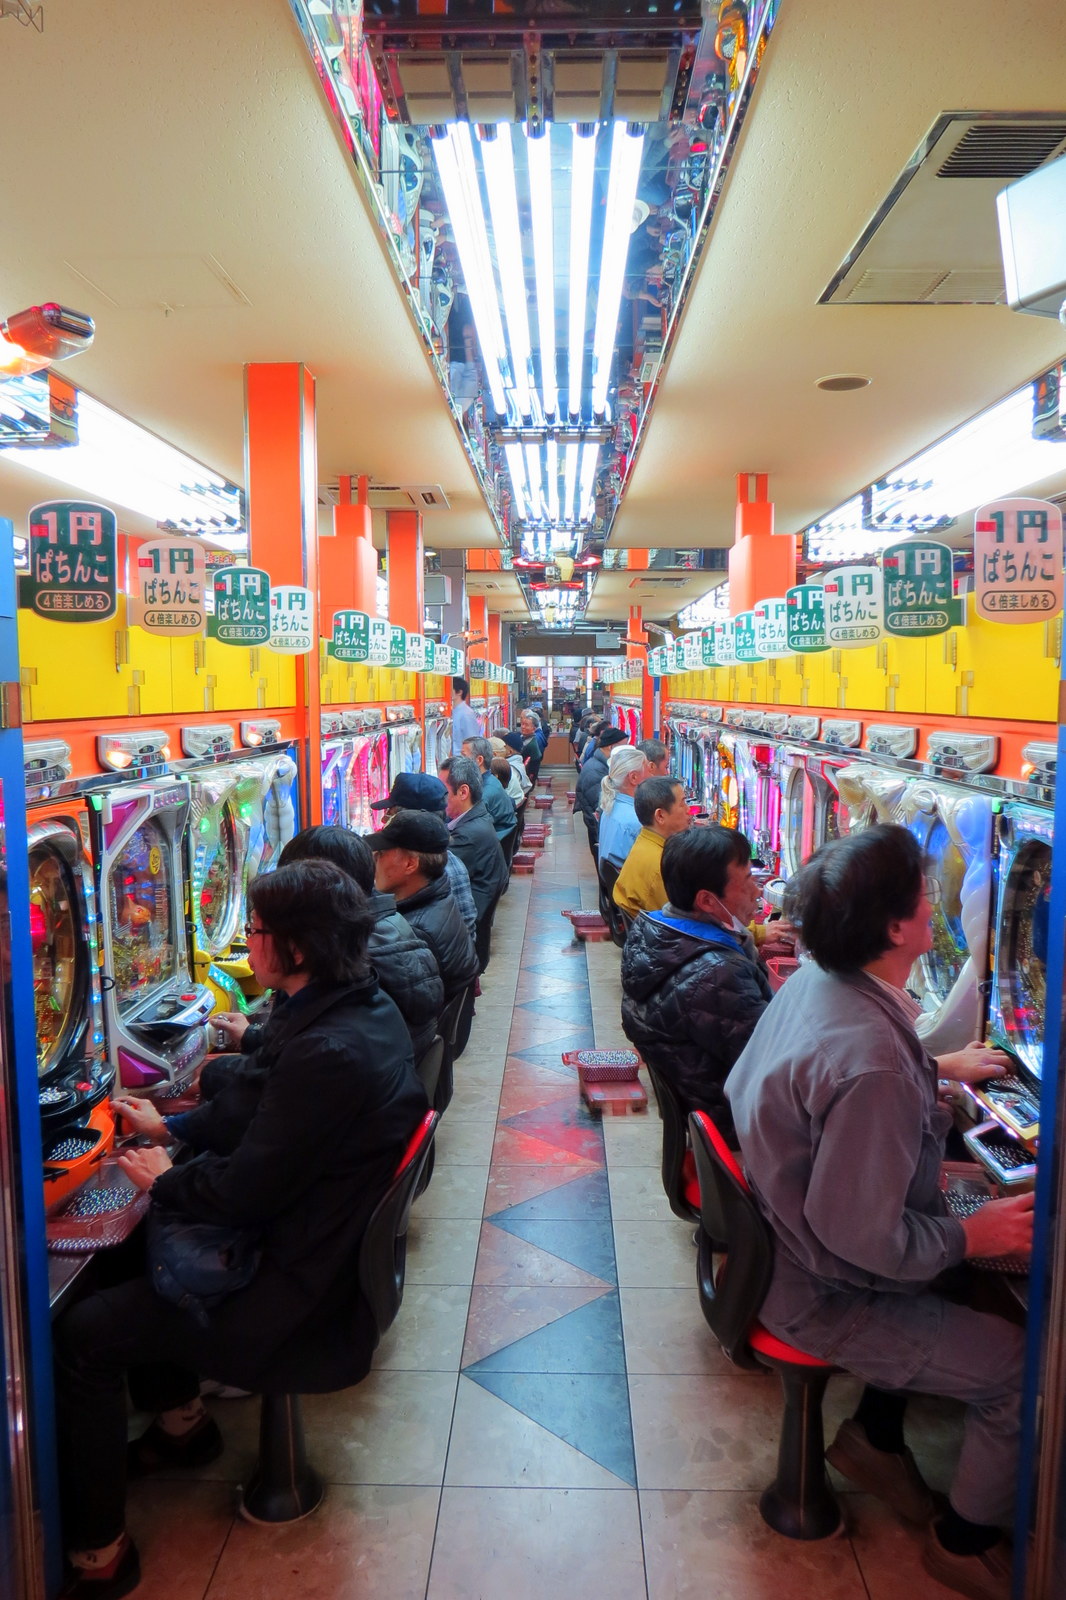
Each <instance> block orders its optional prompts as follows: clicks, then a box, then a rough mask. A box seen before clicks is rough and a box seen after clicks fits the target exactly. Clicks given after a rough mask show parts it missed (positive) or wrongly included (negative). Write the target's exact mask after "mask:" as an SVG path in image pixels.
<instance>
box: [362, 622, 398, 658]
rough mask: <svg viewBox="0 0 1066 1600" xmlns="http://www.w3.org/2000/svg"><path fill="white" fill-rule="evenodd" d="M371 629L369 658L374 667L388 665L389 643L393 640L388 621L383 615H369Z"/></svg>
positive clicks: (368, 624) (369, 627)
mask: <svg viewBox="0 0 1066 1600" xmlns="http://www.w3.org/2000/svg"><path fill="white" fill-rule="evenodd" d="M367 628H368V630H369V635H368V636H369V643H370V648H369V653H368V655H367V658H366V659H367V660H368V661H369V663H370V665H371V666H372V667H387V666H388V664H389V645H390V644H391V642H392V633H391V630H390V628H389V625H388V623H387V622H386V621H385V619H384V618H383V617H369V618H368V619H367Z"/></svg>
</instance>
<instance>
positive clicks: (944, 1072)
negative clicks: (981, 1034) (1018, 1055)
mask: <svg viewBox="0 0 1066 1600" xmlns="http://www.w3.org/2000/svg"><path fill="white" fill-rule="evenodd" d="M936 1064H937V1071H938V1073H939V1075H940V1077H942V1078H950V1079H951V1081H952V1082H953V1083H984V1082H985V1081H986V1079H988V1078H1003V1077H1005V1076H1006V1074H1007V1073H1008V1072H1009V1071H1010V1070H1011V1059H1010V1056H1009V1055H1008V1054H1007V1053H1006V1051H1005V1050H997V1049H996V1048H995V1046H994V1045H990V1044H984V1043H983V1042H982V1040H980V1039H972V1040H971V1041H970V1043H969V1044H968V1045H967V1046H966V1048H965V1049H964V1050H952V1051H949V1052H948V1054H947V1055H943V1056H937V1058H936Z"/></svg>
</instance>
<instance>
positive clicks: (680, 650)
mask: <svg viewBox="0 0 1066 1600" xmlns="http://www.w3.org/2000/svg"><path fill="white" fill-rule="evenodd" d="M666 660H667V668H666V670H667V671H668V672H685V671H687V668H686V665H685V641H684V639H675V640H674V642H673V644H672V645H671V646H670V647H669V649H668V650H667V653H666Z"/></svg>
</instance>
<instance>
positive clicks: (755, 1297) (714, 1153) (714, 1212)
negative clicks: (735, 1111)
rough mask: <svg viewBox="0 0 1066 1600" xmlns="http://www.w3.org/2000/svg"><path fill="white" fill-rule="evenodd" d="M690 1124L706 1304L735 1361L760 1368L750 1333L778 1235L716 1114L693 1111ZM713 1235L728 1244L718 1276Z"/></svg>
mask: <svg viewBox="0 0 1066 1600" xmlns="http://www.w3.org/2000/svg"><path fill="white" fill-rule="evenodd" d="M688 1126H689V1135H690V1137H691V1139H692V1149H693V1153H694V1155H695V1157H696V1173H697V1176H698V1177H699V1183H700V1237H699V1248H698V1254H697V1268H696V1281H697V1287H698V1289H699V1297H700V1309H701V1310H702V1312H703V1316H704V1320H705V1321H706V1323H707V1326H708V1327H709V1328H710V1330H711V1332H712V1333H713V1334H714V1336H715V1338H716V1339H717V1340H718V1343H719V1344H720V1345H721V1347H722V1349H723V1350H724V1351H725V1353H726V1355H727V1356H728V1357H729V1359H730V1361H732V1362H735V1364H736V1365H737V1366H738V1367H746V1368H749V1369H756V1370H757V1369H758V1366H759V1364H758V1362H757V1361H756V1360H755V1358H754V1357H753V1356H752V1354H751V1350H750V1347H749V1345H748V1333H749V1330H750V1328H751V1325H752V1323H753V1322H755V1321H756V1319H757V1317H758V1315H759V1311H760V1309H761V1307H762V1303H763V1301H764V1300H765V1299H766V1296H767V1293H768V1291H769V1288H770V1277H771V1274H772V1272H773V1264H774V1254H773V1238H772V1236H771V1233H770V1229H769V1226H768V1225H767V1223H766V1220H765V1218H764V1217H763V1215H762V1213H761V1212H760V1210H759V1208H758V1206H757V1205H756V1204H755V1200H754V1198H753V1196H752V1193H751V1190H750V1189H749V1187H748V1183H747V1180H746V1178H745V1177H744V1174H743V1172H742V1171H741V1169H740V1165H739V1163H738V1161H737V1158H736V1156H735V1155H734V1154H733V1152H732V1151H731V1150H730V1148H729V1146H728V1145H727V1144H726V1142H725V1140H724V1138H723V1137H722V1135H721V1133H720V1132H719V1130H718V1129H717V1128H716V1127H715V1125H714V1123H713V1122H712V1120H711V1118H710V1117H709V1116H708V1115H707V1113H706V1112H705V1111H693V1112H692V1114H691V1116H690V1117H689V1119H688ZM713 1240H721V1241H722V1242H723V1243H724V1244H725V1247H726V1259H725V1261H723V1262H722V1264H721V1265H720V1267H719V1269H718V1274H717V1278H716V1277H715V1272H714V1261H713V1252H712V1249H711V1244H712V1241H713Z"/></svg>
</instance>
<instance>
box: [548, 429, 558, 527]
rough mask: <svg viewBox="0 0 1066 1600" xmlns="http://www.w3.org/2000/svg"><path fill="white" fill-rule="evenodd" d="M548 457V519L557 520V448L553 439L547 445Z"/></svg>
mask: <svg viewBox="0 0 1066 1600" xmlns="http://www.w3.org/2000/svg"><path fill="white" fill-rule="evenodd" d="M547 456H548V519H549V521H551V522H558V520H559V446H558V445H557V444H556V442H555V440H554V439H549V440H548V444H547Z"/></svg>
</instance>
